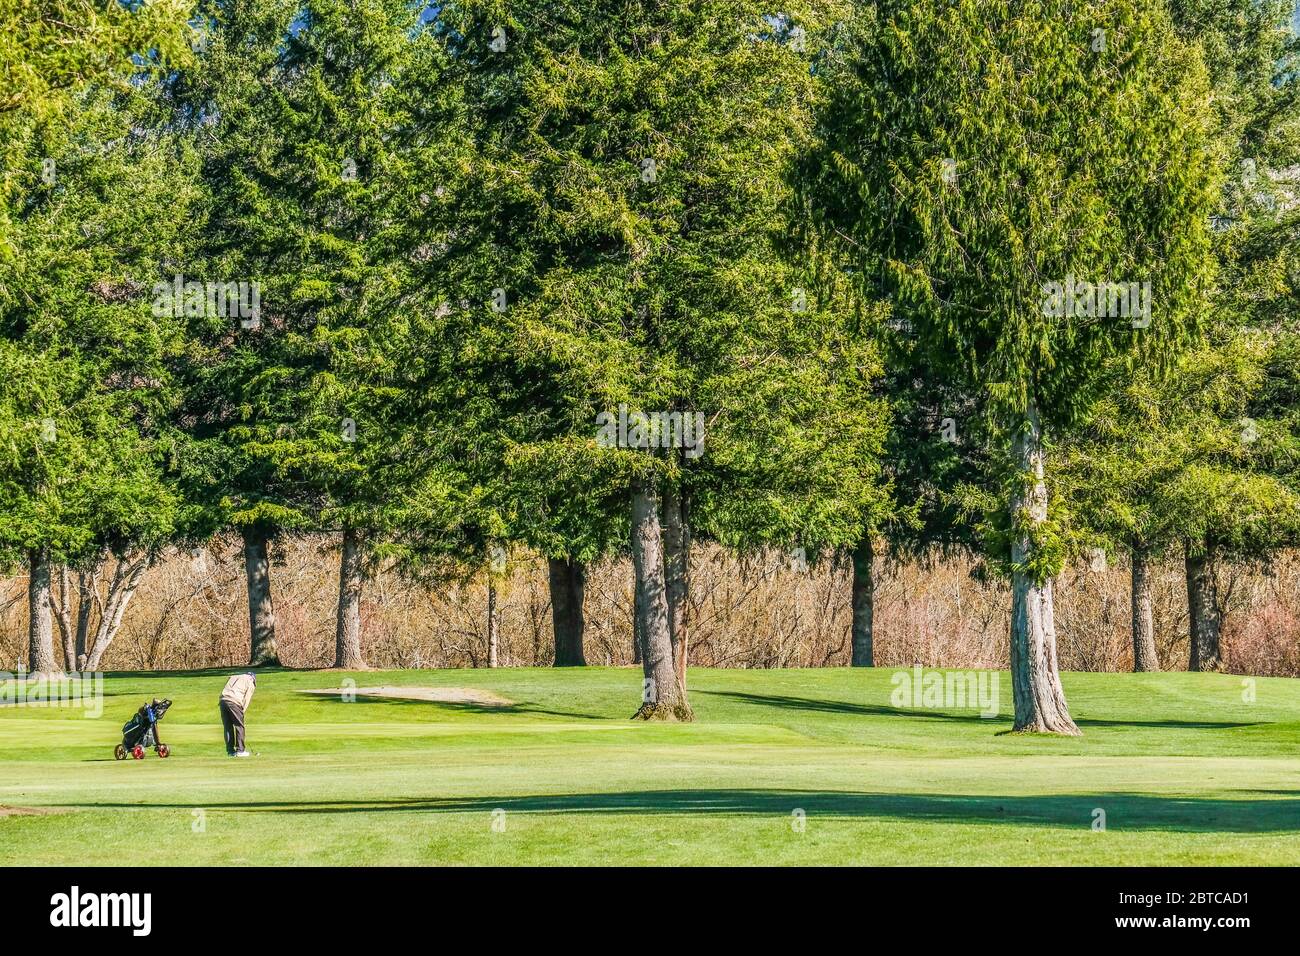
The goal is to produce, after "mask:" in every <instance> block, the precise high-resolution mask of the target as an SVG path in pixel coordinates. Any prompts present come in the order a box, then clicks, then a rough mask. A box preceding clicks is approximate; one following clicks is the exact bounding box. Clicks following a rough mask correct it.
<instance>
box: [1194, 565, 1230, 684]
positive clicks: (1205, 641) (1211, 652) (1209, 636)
mask: <svg viewBox="0 0 1300 956" xmlns="http://www.w3.org/2000/svg"><path fill="white" fill-rule="evenodd" d="M1186 567H1187V614H1188V621H1189V625H1188V638H1189V641H1188V643H1189V644H1190V645H1191V649H1190V651H1189V654H1188V661H1187V669H1188V670H1189V671H1217V670H1218V669H1219V667H1220V665H1221V664H1222V663H1223V660H1222V657H1221V655H1220V650H1219V628H1220V625H1221V623H1222V622H1221V621H1220V619H1219V586H1218V584H1217V583H1216V581H1215V577H1214V557H1213V556H1212V555H1210V554H1209V553H1204V554H1198V555H1194V554H1193V553H1192V552H1191V551H1190V550H1188V552H1187V560H1186Z"/></svg>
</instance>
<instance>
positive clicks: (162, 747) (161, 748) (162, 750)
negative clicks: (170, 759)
mask: <svg viewBox="0 0 1300 956" xmlns="http://www.w3.org/2000/svg"><path fill="white" fill-rule="evenodd" d="M171 752H172V749H171V748H170V747H168V746H167V745H166V744H159V745H158V756H159V757H166V756H167V755H168V754H169V753H171Z"/></svg>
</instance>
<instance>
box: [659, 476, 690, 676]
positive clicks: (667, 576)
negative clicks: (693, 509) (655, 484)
mask: <svg viewBox="0 0 1300 956" xmlns="http://www.w3.org/2000/svg"><path fill="white" fill-rule="evenodd" d="M663 512H664V526H663V535H664V589H665V596H666V597H667V600H668V635H669V638H670V640H671V641H672V648H673V671H674V672H675V673H676V674H677V683H678V684H679V685H680V686H681V688H682V691H683V692H685V690H686V664H687V659H688V653H689V649H690V645H689V634H690V630H689V624H690V619H689V615H690V594H691V526H690V523H689V521H688V519H687V513H686V499H685V498H684V497H683V496H682V495H680V494H678V493H677V492H675V491H665V492H664V494H663Z"/></svg>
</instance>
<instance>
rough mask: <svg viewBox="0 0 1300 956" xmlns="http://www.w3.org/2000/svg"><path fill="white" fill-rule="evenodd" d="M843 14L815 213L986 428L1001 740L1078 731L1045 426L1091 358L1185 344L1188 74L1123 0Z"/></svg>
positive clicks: (1198, 164)
mask: <svg viewBox="0 0 1300 956" xmlns="http://www.w3.org/2000/svg"><path fill="white" fill-rule="evenodd" d="M860 12H861V14H862V16H861V18H860V20H859V21H858V22H857V23H856V25H855V28H854V30H853V31H852V40H851V43H850V44H849V49H848V51H847V52H846V54H845V58H844V66H843V69H842V72H841V73H840V75H839V76H837V77H836V83H835V96H834V97H833V100H832V103H831V105H830V107H829V108H828V110H827V113H826V117H825V126H826V129H827V147H826V149H825V157H826V160H825V164H824V170H825V175H826V177H827V187H826V188H825V189H824V190H823V194H824V195H829V196H836V197H839V198H836V199H832V200H828V201H827V205H826V209H825V212H824V215H825V218H826V220H827V221H828V222H829V223H832V224H833V225H834V230H833V233H832V234H833V235H835V236H838V237H841V239H842V240H844V241H847V242H848V243H851V244H852V245H851V248H853V249H855V250H856V254H857V256H858V259H859V263H860V270H861V275H862V277H863V285H864V288H865V289H866V290H867V292H868V293H869V294H873V295H878V296H880V297H882V298H885V299H887V300H888V301H889V302H890V303H891V304H892V307H893V316H894V318H895V319H896V320H898V321H900V322H904V323H906V324H907V326H908V327H909V328H910V330H911V333H912V334H913V335H915V338H916V342H917V347H918V348H919V349H920V350H921V351H920V354H922V355H924V356H925V357H926V359H927V360H928V362H929V363H930V364H931V365H932V367H933V368H935V369H936V370H939V371H940V372H941V373H942V374H945V375H947V376H949V377H950V378H951V379H953V380H954V381H955V382H957V383H959V384H960V385H961V386H962V387H963V389H965V390H967V391H969V392H970V393H972V394H978V395H979V396H980V399H981V402H982V407H985V408H987V410H988V413H989V417H990V419H991V420H992V421H993V422H994V423H995V424H996V425H997V426H998V428H999V429H1000V431H1001V435H1002V436H1003V438H1002V446H1001V456H1000V457H1001V468H1002V474H1003V475H1004V476H1005V477H1004V479H1003V485H1002V488H1001V494H1000V495H999V498H1000V504H1001V509H1000V511H999V513H998V514H997V515H995V516H994V517H995V520H994V522H993V523H992V524H991V525H990V528H991V530H993V531H994V532H995V534H994V535H992V539H993V543H994V545H995V550H994V552H993V554H994V556H995V557H998V558H1001V559H1003V560H1005V561H1006V563H1007V565H1008V566H1009V569H1010V571H1011V577H1012V594H1013V603H1012V630H1011V661H1012V683H1013V691H1014V693H1013V698H1014V701H1015V729H1016V730H1021V731H1050V732H1058V733H1067V734H1074V733H1078V729H1077V727H1076V726H1075V724H1074V721H1073V720H1072V719H1071V718H1070V715H1069V713H1068V711H1067V709H1066V702H1065V696H1064V693H1063V691H1062V689H1061V685H1060V678H1059V675H1058V672H1057V670H1058V669H1057V659H1056V647H1055V643H1056V642H1055V631H1054V623H1053V606H1052V587H1051V578H1052V576H1053V575H1054V574H1055V573H1056V571H1057V570H1058V568H1059V567H1060V564H1061V561H1062V560H1063V557H1064V555H1063V549H1062V540H1061V530H1060V526H1059V521H1057V520H1054V518H1053V517H1052V516H1051V512H1050V510H1049V497H1048V491H1047V486H1046V483H1045V474H1044V432H1045V430H1046V432H1047V433H1048V434H1051V433H1052V432H1053V431H1054V430H1060V429H1064V428H1067V427H1068V426H1069V425H1070V424H1071V423H1072V422H1074V421H1076V420H1077V419H1078V418H1079V417H1080V416H1081V415H1082V414H1083V413H1084V412H1086V410H1087V408H1088V407H1089V405H1090V404H1091V403H1092V402H1093V401H1094V400H1095V399H1096V398H1097V394H1098V388H1099V385H1100V376H1099V374H1098V372H1099V370H1100V369H1101V367H1102V366H1103V365H1104V362H1105V361H1106V360H1107V359H1109V358H1111V357H1126V358H1129V359H1131V360H1133V361H1134V362H1136V363H1158V362H1160V361H1162V360H1163V359H1164V357H1165V356H1167V355H1169V354H1170V353H1172V352H1174V351H1176V350H1177V349H1178V348H1180V347H1181V346H1182V345H1183V344H1184V343H1185V342H1186V341H1187V340H1188V339H1189V337H1190V332H1191V329H1192V328H1193V326H1194V324H1195V313H1196V309H1195V306H1196V304H1197V302H1198V298H1199V292H1200V290H1201V289H1202V287H1203V286H1204V284H1205V278H1206V273H1207V263H1208V258H1209V257H1208V247H1209V240H1208V236H1207V232H1208V228H1207V219H1208V214H1209V212H1210V209H1211V199H1212V196H1213V192H1214V185H1215V184H1214V173H1215V165H1214V162H1213V157H1212V156H1211V154H1210V151H1209V149H1208V147H1207V142H1208V140H1209V136H1210V120H1209V118H1208V117H1207V116H1206V115H1205V110H1204V105H1203V104H1204V100H1205V99H1206V92H1207V83H1206V79H1205V71H1204V67H1203V66H1202V65H1201V63H1200V60H1199V58H1198V56H1197V54H1196V52H1195V51H1194V50H1193V49H1190V48H1188V47H1187V46H1186V45H1185V44H1183V43H1179V42H1177V41H1176V40H1171V36H1170V34H1171V32H1172V30H1171V26H1170V24H1169V22H1168V20H1167V18H1166V16H1165V15H1164V13H1163V11H1162V10H1161V9H1160V8H1159V7H1157V6H1155V5H1153V4H1150V3H1146V2H1143V0H1138V2H1129V0H1115V2H1098V3H1083V4H1078V3H1073V4H1065V3H1056V2H1051V0H1047V2H1027V3H1023V4H1018V5H1016V6H1015V7H1008V6H1006V5H1005V4H1002V3H995V2H989V0H956V2H954V3H952V4H935V3H930V2H919V0H896V2H882V3H879V4H876V5H874V6H873V7H869V8H863V9H862V10H861V11H860ZM1075 277H1077V282H1076V281H1075ZM1119 282H1123V283H1126V284H1127V283H1132V282H1136V283H1139V287H1138V288H1139V290H1140V289H1141V288H1143V287H1142V286H1141V285H1140V284H1141V283H1150V285H1149V286H1147V287H1146V288H1149V289H1150V292H1149V298H1148V299H1147V304H1148V305H1150V303H1151V302H1154V303H1155V306H1154V310H1150V311H1149V310H1148V309H1147V308H1145V307H1144V306H1143V305H1142V300H1141V297H1140V296H1131V297H1130V296H1127V295H1126V296H1125V299H1124V302H1123V306H1122V307H1118V308H1117V306H1119V305H1120V304H1119V303H1114V304H1112V302H1110V301H1103V302H1102V303H1101V307H1099V306H1098V300H1097V297H1096V291H1097V289H1098V287H1099V286H1101V287H1102V288H1106V286H1108V285H1109V284H1110V283H1119ZM1125 289H1126V290H1127V291H1131V289H1130V288H1129V287H1128V286H1127V285H1126V286H1125ZM1102 298H1103V300H1108V299H1109V294H1107V295H1103V297H1102ZM1113 312H1120V313H1121V314H1119V315H1109V316H1108V313H1113ZM1148 316H1150V321H1147V317H1148Z"/></svg>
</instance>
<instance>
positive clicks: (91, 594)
mask: <svg viewBox="0 0 1300 956" xmlns="http://www.w3.org/2000/svg"><path fill="white" fill-rule="evenodd" d="M108 555H109V551H108V549H107V548H103V549H101V550H100V552H99V554H98V555H97V556H96V558H95V563H94V564H92V565H91V566H90V570H88V571H79V572H78V573H77V669H78V670H83V671H84V670H87V669H88V667H87V664H88V660H89V657H88V655H89V654H90V622H91V619H92V617H93V615H94V611H95V604H96V603H97V602H98V600H99V575H100V573H101V572H102V571H103V568H104V564H105V563H106V562H107V561H108Z"/></svg>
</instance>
